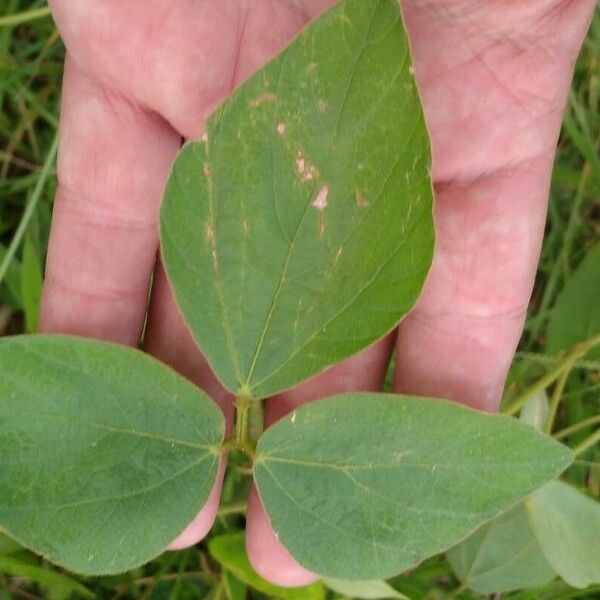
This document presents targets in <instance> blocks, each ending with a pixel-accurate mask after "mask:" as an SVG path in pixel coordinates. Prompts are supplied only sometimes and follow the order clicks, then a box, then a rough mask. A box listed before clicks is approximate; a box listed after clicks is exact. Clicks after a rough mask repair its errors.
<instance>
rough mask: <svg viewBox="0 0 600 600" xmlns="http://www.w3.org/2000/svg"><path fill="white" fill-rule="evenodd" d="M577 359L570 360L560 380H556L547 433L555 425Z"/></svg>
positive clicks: (547, 420) (550, 431)
mask: <svg viewBox="0 0 600 600" xmlns="http://www.w3.org/2000/svg"><path fill="white" fill-rule="evenodd" d="M575 360H576V359H573V360H570V361H569V362H568V363H567V364H566V365H565V368H564V370H563V372H562V373H561V375H560V377H559V378H558V381H557V382H556V387H555V388H554V392H553V393H552V399H551V400H550V410H549V411H548V418H547V419H546V425H545V426H544V432H545V433H547V434H550V433H552V428H553V427H554V421H555V419H556V413H557V412H558V406H559V404H560V401H561V399H562V397H563V392H564V391H565V385H567V379H569V375H570V374H571V371H572V370H573V364H574V363H575Z"/></svg>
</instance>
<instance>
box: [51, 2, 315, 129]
mask: <svg viewBox="0 0 600 600" xmlns="http://www.w3.org/2000/svg"><path fill="white" fill-rule="evenodd" d="M50 5H51V7H52V12H53V15H54V18H55V19H56V22H57V24H58V27H59V29H60V32H61V34H62V36H63V38H64V40H65V43H66V45H67V47H68V48H69V50H70V52H71V53H72V54H73V55H74V56H76V57H77V59H78V60H79V61H80V62H81V63H82V64H87V65H91V66H92V67H93V69H94V74H95V75H96V76H97V78H98V79H99V80H101V81H103V82H105V83H107V84H110V85H111V86H114V87H116V88H118V89H120V90H122V91H123V92H124V93H126V94H127V95H128V96H130V97H131V98H134V99H135V100H136V101H138V102H139V103H140V104H141V105H142V106H147V107H150V108H152V109H154V110H155V111H156V112H158V113H159V114H162V115H163V116H164V117H165V118H166V119H167V120H168V121H169V122H170V123H171V124H172V125H173V127H175V128H176V129H177V130H178V131H179V132H180V133H181V134H182V135H183V136H184V137H191V138H195V137H199V136H200V135H201V133H202V130H203V127H204V122H205V120H206V118H207V117H208V115H209V114H210V113H211V112H212V111H213V110H214V109H215V108H216V107H217V106H218V105H219V104H220V103H221V102H222V101H223V100H224V99H225V98H226V97H227V96H228V95H229V94H230V92H231V90H232V88H233V87H234V84H235V82H236V81H239V79H240V77H239V75H240V73H242V72H246V73H247V74H250V73H252V72H253V71H254V70H256V68H257V67H258V66H260V65H262V64H264V63H265V62H266V61H267V60H269V59H270V58H272V57H273V55H274V54H275V52H276V51H278V50H280V49H281V48H282V47H283V46H284V45H285V44H286V43H287V42H289V40H290V39H291V38H292V36H293V35H295V33H297V31H298V29H299V28H300V27H301V26H302V25H303V24H304V20H305V19H304V15H303V13H302V12H301V11H300V10H298V9H297V7H295V5H294V4H292V3H291V2H282V0H254V1H253V2H246V1H243V2H241V1H239V0H221V1H219V2H173V0H145V1H144V2H139V1H138V0H88V1H87V2H81V3H77V6H75V5H74V4H73V2H72V1H71V0H52V1H51V2H50Z"/></svg>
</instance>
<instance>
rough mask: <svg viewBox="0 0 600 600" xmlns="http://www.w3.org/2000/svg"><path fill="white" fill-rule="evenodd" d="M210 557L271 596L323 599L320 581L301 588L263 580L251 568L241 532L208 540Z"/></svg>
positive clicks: (286, 599) (303, 599)
mask: <svg viewBox="0 0 600 600" xmlns="http://www.w3.org/2000/svg"><path fill="white" fill-rule="evenodd" d="M208 549H209V551H210V553H211V555H212V557H213V558H214V559H215V560H216V561H217V562H218V563H219V564H220V565H221V566H222V567H223V568H225V569H227V570H228V571H231V572H232V573H233V574H234V575H235V576H236V577H237V578H238V579H239V580H241V581H243V582H244V583H245V584H247V585H249V586H250V587H252V588H254V589H255V590H258V591H259V592H262V593H263V594H266V595H267V596H269V597H271V598H280V599H281V600H324V598H325V588H324V587H323V584H322V583H319V582H317V583H313V584H312V585H307V586H305V587H301V588H293V589H290V588H282V587H279V586H276V585H273V584H272V583H269V582H268V581H265V580H264V579H263V578H262V577H261V576H260V575H259V574H258V573H257V572H256V571H255V570H254V569H253V568H252V565H251V564H250V560H249V559H248V554H247V552H246V542H245V539H244V533H243V532H236V533H227V534H224V535H219V536H217V537H214V538H212V539H211V540H209V542H208Z"/></svg>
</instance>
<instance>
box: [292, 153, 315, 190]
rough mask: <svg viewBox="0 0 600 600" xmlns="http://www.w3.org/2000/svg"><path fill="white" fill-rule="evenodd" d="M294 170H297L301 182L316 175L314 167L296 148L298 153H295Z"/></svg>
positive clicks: (310, 179) (309, 179)
mask: <svg viewBox="0 0 600 600" xmlns="http://www.w3.org/2000/svg"><path fill="white" fill-rule="evenodd" d="M296 171H298V175H300V181H302V183H305V182H307V181H312V180H313V179H314V178H315V177H316V176H317V169H316V167H315V166H314V165H312V164H310V163H309V162H308V161H307V160H306V158H305V157H304V155H303V154H302V152H300V150H298V154H296Z"/></svg>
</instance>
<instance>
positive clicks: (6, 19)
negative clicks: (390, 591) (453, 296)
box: [0, 0, 600, 600]
mask: <svg viewBox="0 0 600 600" xmlns="http://www.w3.org/2000/svg"><path fill="white" fill-rule="evenodd" d="M63 59H64V48H63V46H62V43H61V41H60V38H59V36H58V34H57V32H56V30H55V28H54V25H53V23H52V20H51V18H50V17H49V14H48V10H47V8H46V6H45V3H44V2H41V1H33V2H32V1H31V0H3V2H2V5H1V8H0V335H8V334H15V333H20V332H23V331H25V330H26V328H29V329H31V328H32V323H34V322H35V315H34V314H32V313H34V312H35V310H36V306H37V304H36V298H35V297H34V296H35V294H36V293H38V291H39V290H38V288H39V285H38V283H37V280H36V277H37V276H36V273H37V272H38V271H41V270H42V265H43V263H44V257H45V252H46V244H47V239H48V232H49V224H50V216H51V211H52V199H53V195H54V191H55V185H56V183H55V168H54V156H55V152H56V134H57V123H58V107H59V97H60V82H61V75H62V63H63ZM599 140H600V11H598V10H597V11H596V14H595V18H594V22H593V25H592V28H591V30H590V33H589V35H588V38H587V40H586V43H585V47H584V49H583V52H582V54H581V56H580V58H579V61H578V63H577V69H576V74H575V79H574V83H573V87H572V91H571V94H570V98H569V107H568V109H567V112H566V115H565V122H564V129H563V134H562V136H561V141H560V145H559V150H558V155H557V162H556V168H555V172H554V176H553V185H552V193H551V198H550V210H549V216H548V225H547V232H546V237H545V242H544V247H543V252H542V258H541V261H540V266H539V270H538V276H537V281H536V287H535V291H534V295H533V299H532V302H531V308H530V313H529V318H528V320H527V324H526V329H525V333H524V336H523V340H522V344H521V349H520V352H519V354H518V355H517V358H516V360H515V363H514V365H513V369H512V370H511V374H510V378H509V384H508V386H507V401H508V402H510V401H511V400H514V398H516V397H518V396H519V394H521V393H522V392H523V391H524V390H525V389H526V388H527V387H528V386H530V385H531V384H533V383H534V382H535V381H536V380H537V379H539V378H540V377H542V376H543V375H544V374H545V373H548V372H549V371H550V370H551V369H552V368H553V367H554V366H555V360H554V359H553V358H551V357H548V356H547V355H546V353H545V339H546V330H547V325H548V318H549V316H550V314H551V311H552V308H553V306H554V303H555V302H556V298H557V296H558V294H559V293H560V291H561V289H562V288H563V286H564V285H565V283H566V282H567V281H568V280H569V278H570V277H571V276H572V273H573V271H574V269H575V268H576V267H577V265H578V264H579V263H580V262H581V260H582V258H583V257H584V256H585V255H586V253H587V252H588V251H589V249H590V248H591V247H592V246H593V245H594V244H595V243H597V242H598V241H599V240H600V155H599V152H598V148H599ZM24 250H25V252H24ZM24 257H25V268H23V259H24ZM599 276H600V274H599ZM599 302H600V300H599ZM32 319H33V320H32ZM599 413H600V370H599V369H598V365H597V364H590V363H589V362H585V361H579V362H577V363H576V365H575V369H574V370H573V372H572V373H571V375H570V376H569V377H568V379H566V381H565V388H564V391H563V394H562V401H561V405H560V407H559V411H558V415H557V423H556V429H565V428H572V429H574V430H576V431H574V433H569V430H567V434H569V435H568V437H567V439H568V440H569V444H570V445H571V446H577V445H578V444H581V443H582V442H584V440H586V439H589V436H590V435H591V433H592V432H593V431H594V428H597V427H598V423H597V420H596V421H595V420H594V416H595V415H598V414H599ZM579 423H583V424H584V425H585V423H588V425H586V426H583V427H580V428H579V429H578V430H577V425H578V424H579ZM579 459H580V460H579V461H578V462H577V463H576V464H575V466H574V467H572V468H571V469H570V470H569V473H568V477H569V479H570V480H571V481H572V482H573V483H575V484H576V485H578V486H580V487H581V488H587V490H588V492H589V493H590V494H591V495H592V496H595V497H596V498H600V468H598V465H599V460H600V449H599V448H598V444H596V445H595V446H592V447H590V448H589V449H588V450H587V451H586V452H585V453H583V454H582V455H581V456H580V457H579ZM233 462H234V463H235V457H234V461H233ZM246 487H247V476H246V475H245V474H244V473H243V472H240V471H239V470H236V469H233V470H232V472H231V473H230V475H229V476H228V479H227V481H226V485H225V491H224V499H223V501H224V502H225V503H229V504H226V508H225V509H224V510H223V511H222V514H221V516H220V517H219V518H218V521H217V524H216V526H215V527H214V528H213V531H212V532H211V534H210V535H211V536H215V535H218V534H220V533H224V532H230V531H235V530H237V529H239V528H241V527H243V510H244V507H243V505H240V504H239V502H237V501H236V500H237V499H238V498H239V497H240V496H241V495H243V494H242V493H243V491H244V490H245V488H246ZM3 557H11V560H12V562H11V560H4V561H3V560H2V558H3ZM15 561H16V562H15ZM15 564H16V565H17V566H15ZM19 565H20V566H19ZM58 575H61V572H60V570H58V569H55V568H53V567H51V566H50V565H48V564H47V563H45V562H44V561H42V560H40V559H38V558H36V557H35V556H33V555H32V554H30V553H28V552H26V551H25V550H23V549H21V548H19V547H17V546H15V545H14V544H12V543H11V542H9V541H8V540H7V539H6V538H3V537H1V536H0V600H5V599H7V598H15V599H20V598H22V599H35V598H50V599H51V600H52V599H55V600H60V599H61V598H68V597H70V595H71V592H72V590H73V589H74V588H72V586H73V582H80V583H83V584H84V585H85V586H86V587H87V588H88V589H89V590H91V591H92V592H93V594H95V596H96V597H97V598H120V599H124V600H126V599H129V598H131V599H134V598H142V599H153V600H157V599H162V598H164V599H171V600H177V599H179V600H184V599H193V598H206V597H210V598H225V597H226V596H227V594H226V589H225V586H224V580H223V577H222V574H221V572H220V569H219V566H218V564H217V563H216V562H215V561H214V560H213V559H212V558H211V557H210V555H209V553H208V550H207V545H206V543H205V542H203V543H202V544H200V545H199V546H197V547H195V548H192V549H189V550H187V551H184V552H178V553H169V554H166V555H164V556H163V557H161V558H160V559H158V560H156V561H154V562H152V563H150V564H149V565H147V566H145V567H143V568H140V569H137V570H136V571H134V572H130V573H127V574H125V575H121V576H117V577H103V578H97V579H93V580H83V579H80V578H71V576H70V575H69V576H68V577H69V578H71V580H70V581H69V579H61V578H60V577H58ZM393 584H394V586H395V587H397V589H399V590H401V591H402V592H404V593H405V594H407V595H408V596H409V597H411V598H414V599H421V598H445V597H450V596H452V597H456V598H475V597H476V596H474V595H473V596H472V595H470V594H468V593H461V594H458V593H456V592H455V590H456V588H457V582H456V581H455V579H454V577H453V575H452V573H451V571H450V568H449V566H448V564H447V563H446V561H445V560H444V559H443V558H442V557H438V558H434V559H431V560H429V561H427V562H426V563H425V564H423V565H421V567H419V568H418V569H417V570H415V571H414V572H413V573H412V574H410V575H409V576H402V577H399V578H396V579H395V580H394V581H393ZM249 594H250V595H251V597H254V598H261V597H264V596H261V594H260V593H259V592H256V591H250V592H249ZM73 597H84V596H83V595H81V593H79V595H78V594H77V592H75V594H74V595H73ZM509 597H511V598H514V599H519V600H528V599H529V598H531V599H534V598H536V599H537V598H548V599H559V598H590V599H591V598H598V597H600V589H596V590H586V591H580V592H577V591H575V590H572V589H570V588H568V587H567V586H565V585H564V584H562V583H559V582H556V583H553V584H552V585H551V586H549V587H548V588H546V589H544V590H536V591H534V592H523V593H519V594H512V595H509Z"/></svg>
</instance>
